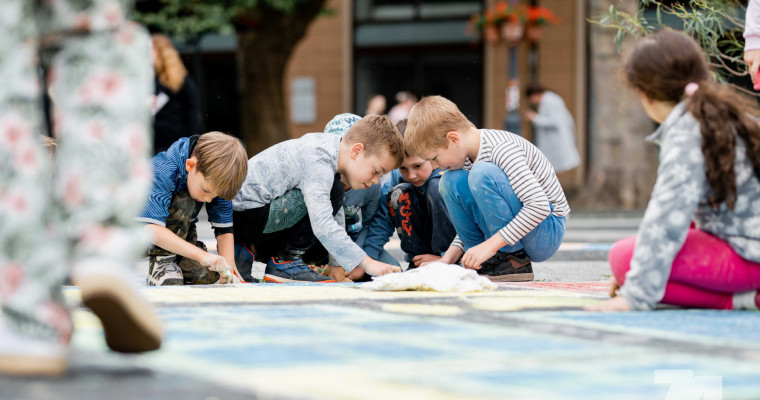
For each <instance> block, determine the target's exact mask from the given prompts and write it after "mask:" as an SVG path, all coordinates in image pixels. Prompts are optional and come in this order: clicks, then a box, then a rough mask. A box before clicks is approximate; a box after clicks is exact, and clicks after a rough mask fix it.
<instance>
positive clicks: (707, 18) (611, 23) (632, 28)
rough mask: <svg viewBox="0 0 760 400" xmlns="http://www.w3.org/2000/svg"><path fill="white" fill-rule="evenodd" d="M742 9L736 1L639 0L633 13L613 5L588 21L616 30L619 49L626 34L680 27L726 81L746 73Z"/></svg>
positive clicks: (635, 36)
mask: <svg viewBox="0 0 760 400" xmlns="http://www.w3.org/2000/svg"><path fill="white" fill-rule="evenodd" d="M622 1H626V0H622ZM618 4H619V3H618ZM646 10H649V12H646ZM743 11H744V6H743V5H742V4H741V3H740V2H739V1H736V0H684V1H681V2H671V1H661V0H638V7H637V11H636V12H635V13H633V14H631V13H627V12H625V11H622V10H620V8H619V7H618V6H617V5H615V4H612V5H610V8H609V10H608V11H607V13H606V14H603V15H598V16H596V17H594V18H592V19H591V20H590V22H592V23H595V24H598V25H600V26H602V27H605V28H612V29H616V30H617V33H616V34H615V37H614V39H613V40H614V42H615V44H616V45H617V48H618V51H620V49H621V46H622V43H623V40H624V39H625V38H626V37H633V38H640V37H643V36H646V35H647V34H649V33H652V32H654V31H656V30H659V29H678V30H683V31H684V32H685V33H686V34H688V35H690V36H692V37H693V38H694V39H696V40H697V42H698V43H699V45H700V46H701V47H702V49H703V50H704V51H705V54H706V55H707V59H708V62H710V64H711V65H712V66H714V67H716V72H717V74H716V78H717V79H718V80H720V81H726V80H727V79H728V77H729V76H730V75H735V76H744V75H747V71H746V64H745V63H744V61H743V60H742V55H743V52H744V38H743V37H742V32H743V30H744V20H743V15H744V12H743ZM735 66H738V67H739V68H736V67H735ZM739 89H741V88H739Z"/></svg>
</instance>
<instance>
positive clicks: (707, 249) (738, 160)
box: [589, 31, 760, 311]
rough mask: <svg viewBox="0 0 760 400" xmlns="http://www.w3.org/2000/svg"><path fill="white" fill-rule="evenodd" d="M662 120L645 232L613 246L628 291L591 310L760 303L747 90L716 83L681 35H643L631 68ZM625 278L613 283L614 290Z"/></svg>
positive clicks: (758, 159) (759, 237)
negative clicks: (740, 91)
mask: <svg viewBox="0 0 760 400" xmlns="http://www.w3.org/2000/svg"><path fill="white" fill-rule="evenodd" d="M625 76H626V80H627V81H628V83H629V84H630V85H631V86H632V87H633V88H635V89H636V91H637V92H638V94H639V96H640V100H641V104H642V105H643V106H644V109H645V110H646V112H647V114H648V115H649V116H650V117H651V118H652V119H653V120H655V121H656V122H658V123H660V127H659V128H658V129H657V130H656V131H655V132H654V133H653V134H652V135H651V136H649V137H648V138H647V139H648V140H650V141H654V142H656V143H659V144H660V146H661V150H660V165H659V169H658V172H657V182H656V184H655V187H654V190H653V192H652V198H651V200H650V201H649V205H648V206H647V210H646V213H645V214H644V219H643V221H642V222H641V226H640V227H639V232H638V236H637V237H631V238H627V239H623V240H621V241H619V242H617V243H616V244H615V246H614V247H613V248H612V249H611V250H610V254H609V260H610V265H611V267H612V272H613V274H614V277H615V278H614V279H616V280H617V282H620V285H622V286H621V288H620V296H618V297H615V298H613V299H611V300H608V301H606V302H603V303H600V304H597V305H595V306H592V307H589V309H591V310H599V311H613V310H631V309H633V310H648V309H651V308H653V307H654V306H655V304H656V303H658V302H663V303H669V304H676V305H680V306H686V307H700V308H717V309H748V308H749V309H752V308H754V309H756V308H757V307H758V305H759V304H760V295H758V290H757V289H758V288H760V181H759V180H758V176H760V125H758V123H757V122H756V121H755V120H754V119H753V118H752V116H750V107H749V106H748V105H747V102H746V100H745V99H743V98H742V97H740V96H738V95H737V94H735V93H734V92H732V91H731V90H729V89H727V88H725V87H723V86H720V85H718V84H716V83H713V82H712V81H711V79H710V71H709V70H708V66H707V63H706V61H705V54H704V53H703V52H702V50H701V49H700V48H699V47H698V46H697V44H696V43H695V42H694V40H692V39H691V38H690V37H688V36H686V35H685V34H683V33H681V32H674V31H660V32H657V33H654V34H652V35H650V36H647V37H646V38H645V39H643V40H641V41H640V42H639V43H638V45H637V46H636V48H635V49H634V51H633V53H632V54H631V55H630V56H629V57H628V60H627V62H626V65H625ZM617 282H615V281H613V295H614V291H615V289H616V285H617Z"/></svg>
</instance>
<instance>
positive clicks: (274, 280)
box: [264, 275, 335, 283]
mask: <svg viewBox="0 0 760 400" xmlns="http://www.w3.org/2000/svg"><path fill="white" fill-rule="evenodd" d="M264 281H265V282H269V283H302V282H308V283H334V282H335V279H328V280H324V281H297V280H294V279H288V278H282V277H279V276H274V275H264Z"/></svg>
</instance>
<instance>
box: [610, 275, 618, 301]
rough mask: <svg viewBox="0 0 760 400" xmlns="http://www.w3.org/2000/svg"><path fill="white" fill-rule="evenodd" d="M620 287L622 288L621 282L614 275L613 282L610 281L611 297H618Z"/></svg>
mask: <svg viewBox="0 0 760 400" xmlns="http://www.w3.org/2000/svg"><path fill="white" fill-rule="evenodd" d="M619 289H620V284H619V283H618V281H617V280H616V279H615V277H614V276H613V277H612V282H610V297H616V296H617V292H618V290H619Z"/></svg>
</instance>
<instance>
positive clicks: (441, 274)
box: [362, 262, 497, 292]
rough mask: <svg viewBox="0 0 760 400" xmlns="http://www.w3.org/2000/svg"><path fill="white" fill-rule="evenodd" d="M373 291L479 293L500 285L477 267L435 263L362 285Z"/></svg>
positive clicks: (380, 277)
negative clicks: (480, 273) (475, 268)
mask: <svg viewBox="0 0 760 400" xmlns="http://www.w3.org/2000/svg"><path fill="white" fill-rule="evenodd" d="M362 287H363V288H364V289H369V290H432V291H436V292H479V291H483V290H494V289H496V287H497V286H496V284H495V283H493V282H491V280H490V279H488V278H486V277H483V276H479V275H478V273H477V272H476V271H475V270H472V269H466V268H462V267H460V266H459V265H453V264H444V263H442V262H434V263H431V264H429V265H426V266H424V267H421V268H415V269H412V270H409V271H406V272H402V273H397V274H387V275H383V276H377V277H375V278H373V280H372V282H367V283H365V284H364V285H362Z"/></svg>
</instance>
